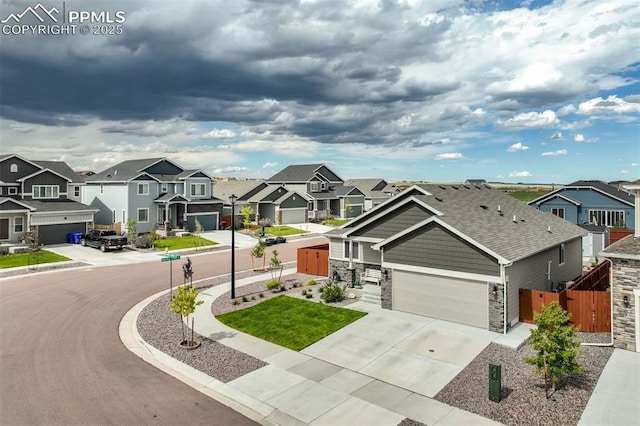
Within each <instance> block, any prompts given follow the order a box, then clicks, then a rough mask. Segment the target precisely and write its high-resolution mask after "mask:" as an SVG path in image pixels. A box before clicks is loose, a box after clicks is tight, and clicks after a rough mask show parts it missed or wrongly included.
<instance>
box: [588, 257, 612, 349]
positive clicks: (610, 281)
mask: <svg viewBox="0 0 640 426" xmlns="http://www.w3.org/2000/svg"><path fill="white" fill-rule="evenodd" d="M604 260H606V261H608V262H609V266H610V268H609V284H610V285H609V288H610V289H611V290H610V291H609V294H610V295H611V297H610V299H611V307H610V310H611V319H610V321H611V333H610V334H611V341H610V342H609V343H580V346H597V347H609V346H613V262H612V261H611V259H607V258H606V257H605V258H604Z"/></svg>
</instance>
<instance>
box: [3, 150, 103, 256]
mask: <svg viewBox="0 0 640 426" xmlns="http://www.w3.org/2000/svg"><path fill="white" fill-rule="evenodd" d="M83 188H84V182H83V179H82V177H80V176H78V175H77V174H76V173H75V172H74V171H73V170H71V168H70V167H69V166H68V165H67V164H66V163H65V162H63V161H34V160H28V159H26V158H23V157H21V156H19V155H17V154H5V155H2V156H0V242H1V241H5V242H17V241H20V240H22V239H23V237H24V234H25V232H32V233H33V235H34V236H35V238H36V240H37V241H38V242H39V244H45V245H48V244H59V243H65V242H67V241H68V234H69V233H74V232H87V230H89V229H91V227H92V226H93V221H94V214H95V213H96V212H97V209H95V208H92V207H90V206H87V205H85V204H82V203H81V201H82V200H83Z"/></svg>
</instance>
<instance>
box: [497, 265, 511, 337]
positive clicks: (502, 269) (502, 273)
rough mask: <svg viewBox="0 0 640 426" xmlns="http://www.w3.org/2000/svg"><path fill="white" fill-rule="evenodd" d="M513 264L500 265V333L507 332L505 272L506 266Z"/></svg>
mask: <svg viewBox="0 0 640 426" xmlns="http://www.w3.org/2000/svg"><path fill="white" fill-rule="evenodd" d="M511 265H513V262H509V263H507V264H506V265H505V264H503V265H502V266H501V267H500V278H501V279H502V293H503V294H502V305H503V309H502V311H503V312H502V334H507V306H508V301H507V272H506V268H507V267H509V266H511Z"/></svg>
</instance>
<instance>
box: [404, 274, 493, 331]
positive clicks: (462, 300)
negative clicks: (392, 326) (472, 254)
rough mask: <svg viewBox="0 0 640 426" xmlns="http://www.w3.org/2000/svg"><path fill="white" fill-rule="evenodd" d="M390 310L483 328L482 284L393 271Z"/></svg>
mask: <svg viewBox="0 0 640 426" xmlns="http://www.w3.org/2000/svg"><path fill="white" fill-rule="evenodd" d="M392 303H393V309H394V310H398V311H404V312H410V313H414V314H419V315H424V316H428V317H432V318H439V319H444V320H447V321H453V322H458V323H462V324H468V325H473V326H476V327H481V328H484V329H486V328H487V327H488V324H489V302H488V291H487V283H486V282H478V281H468V280H461V279H455V278H447V277H439V276H435V275H427V274H420V273H417V272H409V271H398V270H394V271H393V302H392Z"/></svg>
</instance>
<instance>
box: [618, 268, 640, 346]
mask: <svg viewBox="0 0 640 426" xmlns="http://www.w3.org/2000/svg"><path fill="white" fill-rule="evenodd" d="M611 260H612V261H613V285H612V286H611V288H612V292H611V295H612V297H613V324H612V326H613V327H612V328H613V345H614V346H615V347H616V348H621V349H627V350H630V351H635V350H636V318H635V312H636V306H635V299H636V297H635V296H634V294H633V290H634V289H636V290H640V260H634V259H617V258H614V259H611ZM624 296H627V298H628V300H629V306H628V307H627V306H625V304H624Z"/></svg>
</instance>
